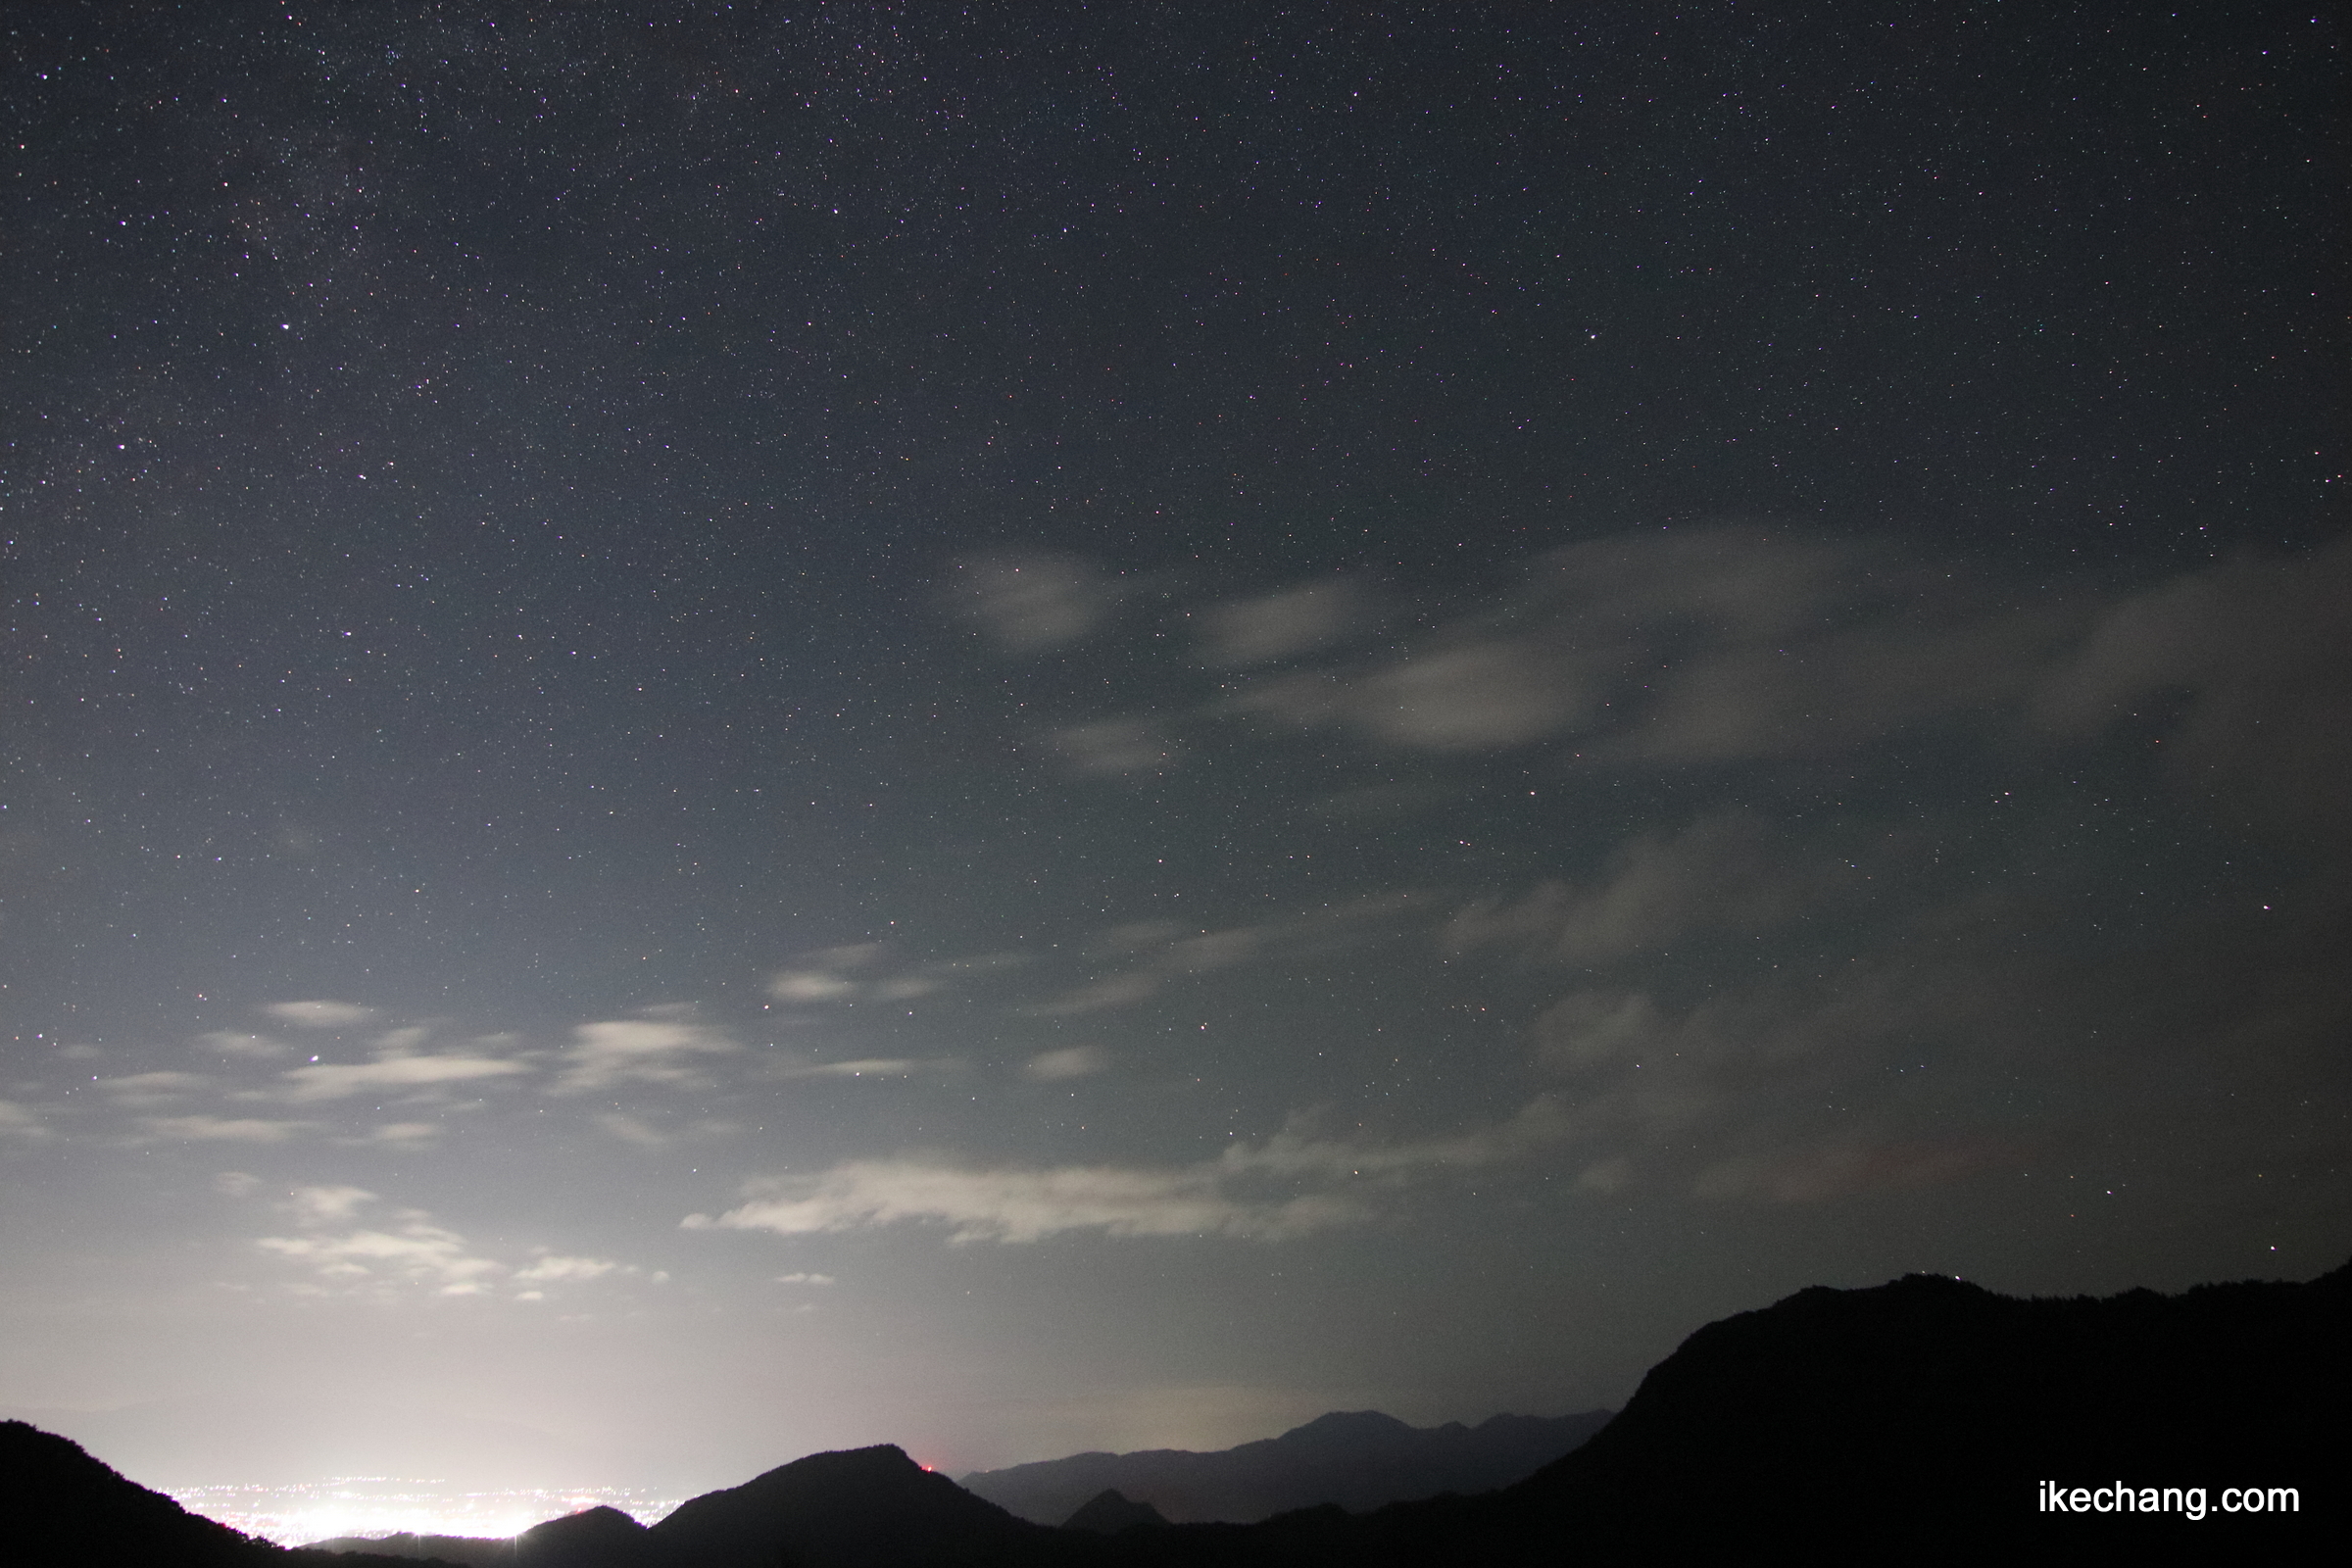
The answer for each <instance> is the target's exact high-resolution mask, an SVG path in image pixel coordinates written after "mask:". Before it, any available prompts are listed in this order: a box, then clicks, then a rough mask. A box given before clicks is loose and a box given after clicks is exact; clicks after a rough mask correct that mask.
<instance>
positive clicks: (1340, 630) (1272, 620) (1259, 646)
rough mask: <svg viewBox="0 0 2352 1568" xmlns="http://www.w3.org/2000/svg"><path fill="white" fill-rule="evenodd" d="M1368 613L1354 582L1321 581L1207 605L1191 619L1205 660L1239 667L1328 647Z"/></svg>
mask: <svg viewBox="0 0 2352 1568" xmlns="http://www.w3.org/2000/svg"><path fill="white" fill-rule="evenodd" d="M1369 611H1370V606H1369V605H1368V604H1367V603H1366V601H1365V599H1364V596H1363V594H1362V592H1361V591H1360V590H1359V589H1357V588H1356V587H1355V586H1354V585H1353V584H1351V583H1346V582H1329V581H1325V582H1313V583H1305V584H1301V585H1300V586H1299V587H1296V588H1287V589H1284V590H1282V591H1281V592H1279V593H1272V594H1265V595H1261V596H1259V597H1257V598H1254V599H1242V600H1234V601H1231V602H1229V603H1226V604H1222V605H1211V606H1209V607H1208V608H1207V609H1205V610H1201V611H1200V612H1197V613H1195V615H1194V616H1193V619H1194V623H1195V624H1196V625H1197V626H1198V627H1199V628H1200V656H1201V660H1202V661H1203V662H1207V663H1210V664H1217V665H1243V664H1262V663H1266V662H1271V661H1273V660H1277V659H1290V658H1293V657H1295V656H1297V655H1299V654H1303V653H1310V652H1312V651H1314V650H1316V649H1319V648H1323V647H1326V646H1328V645H1329V644H1331V643H1334V642H1337V641H1339V640H1340V639H1341V638H1343V637H1346V636H1348V634H1350V633H1351V632H1353V631H1355V630H1356V629H1357V628H1358V627H1359V626H1360V625H1361V624H1362V623H1363V622H1364V620H1365V619H1366V618H1368V614H1369Z"/></svg>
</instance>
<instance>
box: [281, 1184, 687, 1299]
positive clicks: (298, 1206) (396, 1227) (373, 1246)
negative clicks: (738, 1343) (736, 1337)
mask: <svg viewBox="0 0 2352 1568" xmlns="http://www.w3.org/2000/svg"><path fill="white" fill-rule="evenodd" d="M236 1190H237V1191H245V1190H248V1189H246V1188H244V1187H242V1186H241V1185H240V1186H239V1187H238V1188H237V1189H236ZM381 1203H382V1200H381V1199H379V1198H378V1197H377V1196H376V1195H375V1194H374V1193H371V1192H369V1191H368V1190H367V1189H366V1188H363V1187H352V1186H335V1185H321V1186H313V1187H298V1188H296V1189H294V1190H293V1192H292V1193H290V1194H289V1195H288V1196H287V1197H286V1199H285V1200H284V1201H281V1202H280V1203H279V1204H278V1205H277V1206H278V1207H280V1208H281V1209H283V1210H284V1211H285V1212H286V1213H288V1214H289V1215H291V1216H292V1218H293V1219H294V1222H295V1225H296V1227H297V1230H298V1231H299V1234H297V1235H293V1236H265V1237H262V1238H260V1239H259V1240H258V1241H257V1242H256V1243H255V1245H256V1246H257V1247H259V1248H260V1249H261V1250H264V1251H266V1252H270V1253H274V1254H275V1255H277V1256H279V1257H283V1258H288V1259H291V1260H293V1261H295V1262H299V1263H302V1264H304V1265H305V1266H306V1267H307V1268H308V1269H309V1270H310V1271H311V1273H312V1274H313V1275H314V1276H315V1277H316V1278H317V1279H318V1280H319V1281H321V1282H323V1283H324V1285H325V1286H327V1287H331V1288H334V1289H339V1290H348V1291H358V1292H362V1293H380V1292H382V1291H385V1290H388V1289H396V1288H402V1287H417V1286H421V1287H424V1288H427V1289H430V1290H432V1291H433V1292H434V1293H435V1294H437V1295H440V1296H452V1297H462V1296H486V1295H489V1294H491V1293H492V1291H493V1290H494V1289H495V1288H496V1287H497V1286H498V1285H499V1284H501V1283H502V1282H503V1283H505V1284H507V1285H511V1286H515V1287H520V1289H519V1290H517V1291H516V1293H515V1298H516V1299H519V1300H540V1299H544V1298H545V1296H546V1292H547V1288H548V1287H550V1286H577V1285H584V1284H587V1283H590V1282H592V1281H597V1280H605V1279H614V1280H618V1279H635V1280H644V1281H648V1282H651V1283H655V1284H659V1283H662V1282H663V1281H665V1280H667V1279H668V1277H669V1276H668V1275H666V1274H663V1273H661V1272H659V1271H657V1272H653V1273H650V1274H649V1273H648V1272H647V1271H646V1270H645V1269H643V1268H640V1267H638V1266H637V1265H635V1264H631V1263H622V1262H618V1261H616V1260H614V1259H613V1258H609V1257H590V1256H577V1255H572V1254H567V1253H561V1252H557V1251H555V1250H553V1249H550V1248H544V1247H542V1248H535V1249H533V1250H532V1252H531V1256H530V1260H529V1261H528V1262H525V1263H523V1264H521V1265H520V1266H515V1265H511V1264H508V1263H503V1262H501V1261H499V1260H498V1259H497V1258H494V1257H488V1256H484V1255H482V1254H481V1253H479V1252H478V1251H476V1250H475V1249H474V1248H473V1247H472V1246H471V1245H470V1244H468V1243H467V1241H466V1238H465V1237H464V1236H462V1235H460V1234H459V1233H458V1232H456V1231H454V1230H451V1229H450V1228H448V1227H447V1226H445V1225H441V1224H439V1223H437V1222H436V1221H435V1220H434V1218H433V1216H432V1215H431V1214H429V1213H426V1212H425V1211H424V1210H422V1209H417V1208H402V1209H394V1210H392V1211H390V1212H389V1213H386V1214H382V1215H381V1217H378V1218H373V1219H368V1220H366V1221H365V1222H363V1216H364V1215H367V1214H368V1212H369V1211H370V1210H377V1209H379V1208H380V1205H381ZM308 1289H312V1290H316V1289H317V1287H308Z"/></svg>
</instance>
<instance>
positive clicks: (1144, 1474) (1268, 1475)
mask: <svg viewBox="0 0 2352 1568" xmlns="http://www.w3.org/2000/svg"><path fill="white" fill-rule="evenodd" d="M1608 1419H1609V1412H1607V1411H1606V1410H1590V1411H1586V1412H1584V1413H1583V1414H1580V1415H1564V1416H1554V1417H1549V1418H1545V1417H1539V1416H1524V1415H1498V1416H1495V1417H1493V1418H1491V1419H1489V1420H1486V1421H1482V1422H1480V1423H1479V1424H1478V1425H1477V1426H1475V1427H1466V1426H1463V1425H1462V1424H1461V1423H1459V1422H1447V1423H1446V1425H1444V1426H1440V1427H1412V1426H1407V1425H1405V1424H1404V1423H1403V1422H1402V1421H1399V1420H1397V1418H1396V1417H1394V1416H1389V1415H1383V1414H1381V1413H1380V1412H1379V1411H1377V1410H1352V1411H1337V1410H1335V1411H1333V1412H1332V1413H1330V1414H1328V1415H1321V1416H1317V1417H1316V1418H1315V1419H1314V1420H1312V1421H1309V1422H1308V1423H1306V1425H1304V1426H1301V1427H1293V1428H1292V1429H1291V1430H1290V1431H1288V1432H1285V1433H1284V1434H1283V1435H1282V1436H1280V1437H1278V1438H1265V1439H1261V1440H1259V1441H1258V1442H1255V1443H1245V1444H1242V1445H1241V1446H1238V1447H1232V1448H1220V1449H1216V1450H1213V1451H1211V1452H1206V1453H1195V1452H1191V1451H1189V1450H1186V1449H1181V1448H1150V1449H1145V1450H1142V1451H1140V1452H1135V1453H1080V1454H1073V1455H1071V1456H1070V1457H1068V1458H1066V1459H1046V1460H1041V1461H1039V1462H1037V1463H1034V1464H1022V1465H1013V1466H1011V1467H1010V1468H1007V1469H1004V1470H983V1471H979V1472H976V1473H974V1474H971V1475H967V1476H963V1477H960V1478H959V1481H960V1484H961V1485H962V1486H963V1487H964V1488H965V1489H966V1490H967V1491H970V1492H973V1493H976V1494H978V1495H980V1496H983V1497H986V1498H988V1499H989V1500H990V1501H991V1502H995V1503H998V1504H1000V1505H1002V1506H1003V1507H1004V1508H1005V1509H1006V1510H1007V1511H1009V1512H1011V1513H1015V1514H1018V1515H1020V1516H1021V1517H1022V1518H1024V1519H1029V1520H1033V1521H1035V1522H1037V1523H1039V1524H1054V1523H1056V1522H1058V1521H1060V1520H1063V1519H1066V1518H1068V1517H1069V1516H1070V1513H1071V1510H1073V1509H1075V1508H1077V1507H1079V1506H1081V1505H1082V1504H1084V1503H1085V1502H1086V1501H1087V1500H1088V1499H1089V1498H1091V1497H1094V1496H1096V1495H1099V1494H1101V1493H1103V1492H1104V1491H1107V1490H1116V1491H1117V1492H1119V1493H1120V1494H1122V1495H1125V1496H1127V1497H1130V1498H1133V1499H1135V1500H1137V1501H1141V1502H1149V1503H1151V1504H1152V1506H1153V1507H1154V1508H1156V1509H1157V1510H1158V1511H1159V1513H1160V1514H1161V1515H1162V1516H1163V1517H1165V1518H1167V1519H1170V1520H1176V1521H1201V1520H1219V1519H1222V1520H1230V1521H1234V1522H1237V1523H1249V1522H1250V1521H1253V1520H1258V1519H1264V1518H1267V1517H1269V1516H1271V1515H1273V1514H1277V1513H1284V1512H1288V1511H1290V1510H1293V1509H1298V1508H1308V1507H1313V1506H1314V1505H1316V1504H1318V1503H1326V1502H1330V1503H1337V1504H1339V1505H1340V1506H1341V1507H1343V1508H1348V1509H1350V1510H1356V1511H1361V1510H1363V1509H1367V1508H1377V1507H1379V1506H1380V1505H1381V1504H1383V1503H1389V1502H1395V1501H1397V1500H1399V1499H1402V1498H1407V1497H1427V1496H1432V1495H1436V1494H1438V1493H1443V1492H1460V1493H1471V1492H1492V1491H1494V1490H1495V1488H1497V1487H1502V1486H1507V1485H1509V1484H1510V1483H1512V1482H1514V1481H1517V1480H1519V1479H1521V1478H1522V1477H1524V1476H1526V1475H1528V1474H1530V1473H1531V1472H1533V1471H1534V1470H1536V1469H1537V1468H1538V1467H1540V1466H1542V1465H1544V1464H1545V1463H1548V1462H1549V1461H1551V1460H1553V1459H1556V1458H1558V1457H1559V1456H1560V1455H1562V1454H1564V1453H1566V1452H1568V1451H1570V1450H1571V1449H1573V1448H1574V1447H1576V1446H1577V1445H1578V1444H1580V1443H1583V1442H1584V1441H1585V1440H1586V1439H1588V1438H1590V1437H1591V1436H1592V1435H1593V1433H1595V1432H1597V1431H1599V1430H1600V1428H1601V1426H1602V1425H1603V1424H1604V1423H1606V1422H1607V1420H1608Z"/></svg>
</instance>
